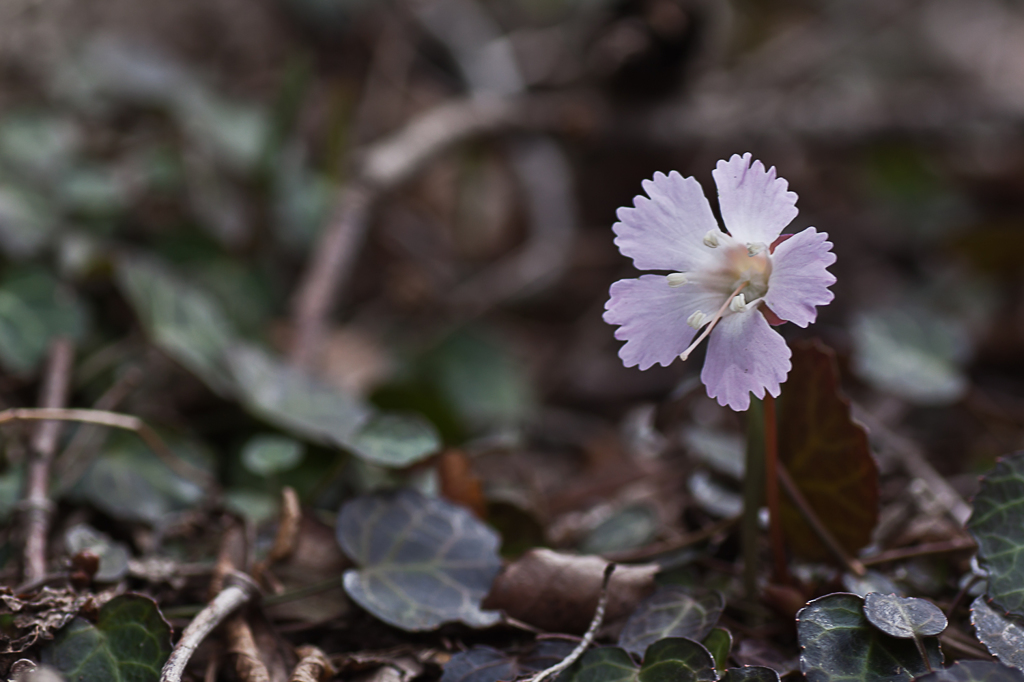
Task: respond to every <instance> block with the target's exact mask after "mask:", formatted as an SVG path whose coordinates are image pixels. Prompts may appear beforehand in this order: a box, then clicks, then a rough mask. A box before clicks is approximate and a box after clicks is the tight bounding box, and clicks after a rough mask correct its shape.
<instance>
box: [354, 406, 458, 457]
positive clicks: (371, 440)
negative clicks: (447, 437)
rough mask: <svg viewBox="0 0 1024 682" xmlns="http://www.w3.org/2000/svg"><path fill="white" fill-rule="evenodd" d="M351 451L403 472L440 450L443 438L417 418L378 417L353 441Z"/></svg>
mask: <svg viewBox="0 0 1024 682" xmlns="http://www.w3.org/2000/svg"><path fill="white" fill-rule="evenodd" d="M349 448H350V449H351V450H352V451H353V452H354V453H355V454H357V455H359V456H360V457H362V458H363V459H365V460H366V461H368V462H373V463H374V464H380V465H382V466H386V467H393V468H396V469H404V468H405V467H407V466H411V465H413V464H415V463H416V462H420V461H423V460H424V459H426V458H427V457H430V456H431V455H433V454H434V453H435V452H437V451H438V450H440V449H441V436H440V435H439V434H438V433H437V429H436V428H434V425H433V424H431V423H430V422H429V421H427V420H426V419H424V418H423V417H421V416H419V415H417V414H378V415H376V416H374V417H373V418H371V419H370V420H369V421H368V422H367V423H366V424H364V425H363V427H362V428H361V429H359V431H358V432H357V433H356V434H355V436H353V437H352V439H351V442H350V444H349Z"/></svg>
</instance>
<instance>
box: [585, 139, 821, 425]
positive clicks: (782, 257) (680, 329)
mask: <svg viewBox="0 0 1024 682" xmlns="http://www.w3.org/2000/svg"><path fill="white" fill-rule="evenodd" d="M712 175H713V176H714V178H715V184H717V185H718V203H719V206H720V208H721V210H722V220H723V221H724V222H725V227H726V228H727V229H728V233H726V232H723V231H722V230H721V229H720V228H719V226H718V223H717V221H716V220H715V217H714V215H712V213H711V206H710V205H709V204H708V200H707V199H706V198H705V197H704V192H703V191H702V190H701V186H700V184H698V183H697V181H696V180H695V179H693V178H684V177H682V176H681V175H680V174H679V173H677V172H675V171H672V172H671V173H669V174H668V175H665V174H663V173H656V174H655V175H654V179H653V180H647V181H645V182H644V183H643V187H644V191H645V192H647V195H648V196H649V197H650V198H648V197H645V196H637V197H636V199H635V200H634V206H635V208H620V209H619V210H618V218H619V222H617V223H615V225H614V226H613V227H612V229H613V230H615V234H616V238H615V244H616V245H617V246H618V247H619V250H620V251H621V252H622V253H623V254H624V255H626V256H629V257H630V258H632V259H633V263H634V265H635V266H636V267H637V269H639V270H662V271H668V272H669V273H671V274H668V275H643V276H641V277H640V278H638V279H623V280H619V281H618V282H615V283H614V284H613V285H612V287H611V298H610V299H609V301H608V303H607V305H606V306H605V308H606V311H605V313H604V319H605V321H606V322H608V323H610V324H614V325H619V328H618V329H617V330H616V331H615V338H617V339H620V340H624V341H626V344H625V345H624V346H622V348H621V349H620V350H619V357H621V358H622V361H623V362H624V363H625V364H626V366H627V367H633V366H634V365H639V366H640V369H647V368H649V367H651V366H652V365H654V364H655V363H658V364H661V365H665V366H668V365H669V363H671V362H672V361H673V360H675V359H676V358H677V357H681V358H682V359H683V360H685V359H686V358H687V357H688V356H689V355H690V353H691V352H692V351H693V349H694V348H695V347H696V346H697V345H698V344H699V343H700V342H701V341H702V340H704V338H706V337H708V336H709V335H710V339H709V341H708V349H707V356H706V358H705V360H704V370H703V371H702V372H701V375H700V378H701V380H702V381H703V382H704V385H705V386H707V390H708V395H709V396H711V397H712V398H716V399H717V400H718V402H719V403H720V404H722V405H728V406H729V407H731V408H732V409H734V410H746V409H747V408H748V407H750V394H751V393H753V394H754V395H755V396H757V397H758V398H763V397H764V394H765V391H767V392H768V393H770V394H771V395H772V396H778V395H779V392H780V390H781V389H780V384H781V383H782V382H783V381H785V380H786V375H787V374H789V369H790V366H791V365H790V361H789V360H790V355H791V353H790V350H789V347H788V346H787V345H786V342H785V340H784V339H783V338H782V336H781V335H780V334H779V333H778V332H776V331H775V330H774V329H772V328H771V326H770V325H769V323H768V319H766V316H768V317H769V318H772V319H773V321H775V322H776V323H778V322H779V320H781V321H787V322H792V323H794V324H796V325H797V326H799V327H806V326H807V325H808V324H810V323H811V322H814V319H815V318H816V317H817V314H818V313H817V310H816V306H819V305H825V304H826V303H828V302H829V301H831V300H832V292H831V291H829V290H828V287H829V286H831V285H832V284H833V283H834V282H835V281H836V278H835V277H833V276H832V274H831V273H829V272H828V270H826V268H827V267H828V266H829V265H831V264H832V263H834V262H835V260H836V257H835V254H833V253H832V243H831V242H829V241H828V235H827V234H826V233H824V232H818V231H817V230H815V229H814V228H813V227H809V228H807V229H806V230H803V231H802V232H799V233H797V234H795V235H792V236H785V237H780V235H781V233H782V230H783V228H785V227H786V225H788V224H789V223H790V222H791V221H792V220H793V218H795V217H796V214H797V210H796V199H797V197H796V194H795V193H793V192H789V191H787V189H786V188H787V186H788V183H787V182H786V181H785V180H783V179H782V178H777V177H776V176H775V168H774V167H772V168H769V169H768V170H767V171H766V170H765V169H764V164H762V163H761V162H760V161H754V162H753V163H751V156H750V154H749V153H748V154H744V155H743V156H742V157H741V156H739V155H734V156H733V157H732V158H731V159H729V160H728V161H719V162H718V166H717V167H716V168H715V170H714V171H713V172H712ZM772 314H774V316H777V317H778V320H775V319H774V317H773V316H772ZM701 328H703V332H701V334H700V335H699V336H697V338H696V339H694V336H696V335H697V332H698V330H700V329H701ZM712 331H713V332H714V333H712Z"/></svg>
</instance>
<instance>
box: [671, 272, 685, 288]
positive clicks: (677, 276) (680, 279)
mask: <svg viewBox="0 0 1024 682" xmlns="http://www.w3.org/2000/svg"><path fill="white" fill-rule="evenodd" d="M665 279H667V280H668V285H669V286H670V287H681V286H683V285H684V284H686V283H687V282H689V281H690V278H689V277H688V276H687V275H686V273H685V272H673V273H672V274H671V275H665Z"/></svg>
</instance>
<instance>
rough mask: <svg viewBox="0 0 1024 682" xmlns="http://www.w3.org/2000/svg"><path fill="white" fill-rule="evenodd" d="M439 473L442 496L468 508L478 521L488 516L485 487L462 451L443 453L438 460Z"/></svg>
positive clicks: (446, 451)
mask: <svg viewBox="0 0 1024 682" xmlns="http://www.w3.org/2000/svg"><path fill="white" fill-rule="evenodd" d="M437 473H438V476H439V477H440V479H441V495H443V496H444V497H445V498H447V499H448V500H451V501H452V502H454V503H455V504H461V505H462V506H463V507H466V508H467V509H469V510H470V511H472V512H473V513H474V514H476V517H477V518H478V519H482V518H485V517H486V516H487V501H486V500H484V490H483V485H482V484H481V483H480V479H479V478H478V477H477V475H476V474H474V473H473V467H472V465H471V464H470V462H469V458H468V457H466V455H465V454H464V453H463V452H462V451H461V450H445V451H444V452H442V453H441V456H440V457H438V458H437Z"/></svg>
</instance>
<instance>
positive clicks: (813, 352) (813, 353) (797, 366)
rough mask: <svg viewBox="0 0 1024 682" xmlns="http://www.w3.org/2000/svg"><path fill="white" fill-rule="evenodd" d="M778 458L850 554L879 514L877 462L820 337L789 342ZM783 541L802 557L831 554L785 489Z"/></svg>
mask: <svg viewBox="0 0 1024 682" xmlns="http://www.w3.org/2000/svg"><path fill="white" fill-rule="evenodd" d="M779 458H780V460H781V461H782V463H783V464H784V465H785V466H786V468H787V469H788V470H789V474H790V476H791V477H792V478H793V482H794V483H796V487H797V488H799V489H800V491H801V492H802V493H803V495H804V497H805V498H806V499H807V502H808V503H809V504H810V505H811V507H812V508H813V509H814V511H815V512H816V513H817V515H818V518H819V519H820V520H821V522H822V523H823V524H824V525H825V526H826V527H827V528H828V529H829V530H830V531H831V532H832V535H833V537H835V539H836V540H838V541H839V543H840V544H841V545H842V546H843V547H844V548H845V549H846V551H847V552H849V553H850V554H853V555H855V554H856V553H857V551H859V550H860V549H861V548H863V547H864V546H865V545H867V544H868V542H870V541H871V532H872V530H874V527H875V523H876V521H877V520H878V467H877V465H876V464H875V460H874V457H872V455H871V450H870V448H869V447H868V437H867V434H866V433H865V431H864V427H862V426H861V425H860V424H858V423H856V422H854V421H853V420H852V419H851V418H850V403H849V401H847V400H846V398H844V397H843V395H842V394H841V393H840V391H839V370H838V368H837V367H836V360H835V353H834V352H833V351H832V350H831V349H829V348H827V347H826V346H824V345H822V344H821V343H820V342H810V343H808V342H800V343H795V344H793V369H792V371H791V372H790V373H789V378H788V380H787V381H786V386H785V389H784V390H783V392H782V398H781V402H780V408H779ZM780 502H781V515H782V526H783V530H784V531H785V534H786V544H787V545H788V546H789V547H790V549H792V550H793V552H794V553H796V554H799V555H800V556H802V557H805V558H807V559H812V560H816V561H835V556H834V555H833V554H832V552H830V551H829V550H828V549H827V548H826V547H825V546H824V544H822V542H821V540H820V539H818V535H817V534H816V533H815V532H814V531H813V530H811V527H810V526H809V525H808V524H807V522H806V521H805V520H804V518H803V515H802V514H801V513H800V512H799V510H798V509H797V507H796V505H795V504H793V502H792V501H791V500H790V499H789V496H787V495H785V494H782V495H781V500H780Z"/></svg>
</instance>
